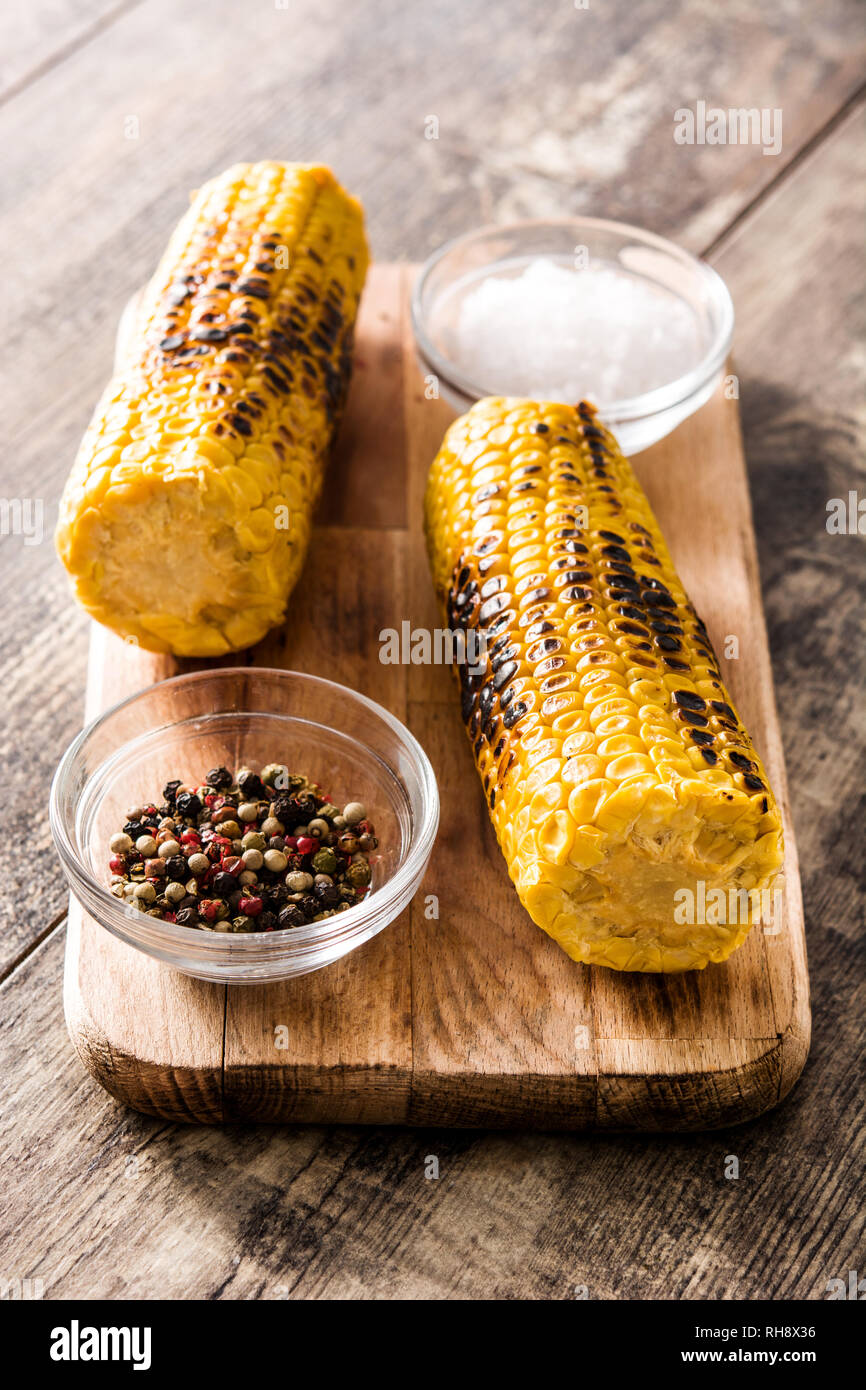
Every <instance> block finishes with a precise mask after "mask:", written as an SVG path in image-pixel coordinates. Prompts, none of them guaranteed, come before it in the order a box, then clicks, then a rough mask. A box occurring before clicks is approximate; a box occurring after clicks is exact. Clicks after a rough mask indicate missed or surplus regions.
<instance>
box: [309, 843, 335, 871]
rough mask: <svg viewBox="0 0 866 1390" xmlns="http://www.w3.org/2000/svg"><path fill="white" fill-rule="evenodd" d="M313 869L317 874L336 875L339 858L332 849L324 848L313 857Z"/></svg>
mask: <svg viewBox="0 0 866 1390" xmlns="http://www.w3.org/2000/svg"><path fill="white" fill-rule="evenodd" d="M312 863H313V868H314V869H315V871H316V873H317V874H334V873H336V872H337V856H336V854H335V853H334V851H333V850H332V849H327V848H325V847H323V848H322V849H319V850H316V853H315V854H314V855H313V861H312Z"/></svg>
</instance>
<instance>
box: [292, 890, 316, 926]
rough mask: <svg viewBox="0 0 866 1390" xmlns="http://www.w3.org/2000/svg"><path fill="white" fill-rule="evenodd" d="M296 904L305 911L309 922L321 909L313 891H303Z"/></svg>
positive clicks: (306, 919) (305, 917)
mask: <svg viewBox="0 0 866 1390" xmlns="http://www.w3.org/2000/svg"><path fill="white" fill-rule="evenodd" d="M296 905H297V906H298V907H299V908H300V909H301V911H302V912H303V914H304V919H305V921H307V922H312V920H313V918H314V917H315V915H316V913H317V912H318V910H319V903H318V899H317V898H314V897H313V895H312V893H302V894H301V896H300V897H299V898H298V901H297V904H296Z"/></svg>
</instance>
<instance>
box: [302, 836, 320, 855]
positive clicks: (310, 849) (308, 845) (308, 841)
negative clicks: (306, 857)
mask: <svg viewBox="0 0 866 1390" xmlns="http://www.w3.org/2000/svg"><path fill="white" fill-rule="evenodd" d="M318 848H319V842H318V840H314V839H313V837H312V835H302V836H301V837H300V839H299V840H298V854H315V852H316V850H317V849H318Z"/></svg>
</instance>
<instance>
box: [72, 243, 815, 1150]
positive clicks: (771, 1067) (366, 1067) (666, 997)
mask: <svg viewBox="0 0 866 1390" xmlns="http://www.w3.org/2000/svg"><path fill="white" fill-rule="evenodd" d="M410 282H411V275H410V271H409V269H408V268H407V267H404V268H399V267H391V266H384V267H382V268H381V270H380V269H379V268H378V267H374V268H373V270H372V271H371V275H370V278H369V282H368V287H367V290H366V293H365V297H364V301H363V305H362V310H361V314H360V315H359V320H358V325H357V343H358V356H359V358H360V360H361V362H363V363H371V362H374V360H375V359H376V358H377V357H378V360H379V361H380V362H381V363H382V364H384V366H385V370H384V371H383V372H382V373H381V374H377V373H376V372H375V370H370V369H369V367H368V368H367V369H366V370H365V371H363V372H362V373H361V374H360V376H359V377H358V378H357V379H356V380H355V382H354V383H353V387H352V406H351V409H350V414H349V421H350V427H351V434H350V438H351V440H352V441H353V442H354V445H355V448H356V450H357V457H358V459H360V460H363V462H364V467H365V474H364V480H365V486H366V488H367V490H368V492H369V494H370V495H371V496H372V497H376V496H382V497H384V498H385V499H386V502H385V503H384V504H383V506H382V508H381V509H380V511H379V513H378V515H379V521H380V524H379V526H378V527H376V526H375V525H374V521H375V519H376V518H375V509H374V515H373V516H368V515H367V514H366V511H364V512H362V513H359V512H358V510H357V508H356V513H355V516H356V519H357V517H358V516H359V515H360V516H362V517H363V522H364V525H363V527H358V526H357V525H355V526H352V525H349V524H344V525H343V526H333V525H331V526H324V527H322V528H320V529H318V530H317V532H316V535H315V541H314V544H313V546H312V549H311V553H310V556H309V558H308V562H307V565H306V568H305V573H304V578H303V580H302V582H301V583H300V584H299V586H298V588H297V589H296V591H295V593H294V594H293V596H292V599H291V609H290V613H291V616H290V620H289V621H288V622H287V623H286V625H285V626H284V627H283V628H281V629H278V630H275V631H274V632H272V633H271V634H270V635H269V636H268V637H267V638H266V639H265V640H264V641H263V642H262V643H260V644H259V645H258V647H256V648H255V649H253V650H252V651H251V652H250V653H249V654H247V657H246V659H248V660H250V661H251V662H252V663H253V664H255V663H261V664H263V665H266V666H281V667H284V668H288V669H299V670H307V671H310V672H311V673H312V674H314V675H326V676H330V677H331V678H332V679H336V680H338V681H342V682H343V683H348V684H350V685H351V686H353V687H354V688H356V689H358V690H360V691H361V692H362V693H364V694H366V695H369V696H370V697H372V698H373V699H375V700H377V701H379V702H380V703H382V704H384V705H385V706H386V707H387V708H388V709H390V710H391V711H392V713H394V714H396V715H397V717H398V718H401V719H403V720H405V721H407V722H408V723H409V725H410V727H411V728H412V730H413V732H414V733H415V734H416V735H417V737H418V738H419V739H420V741H421V743H422V746H423V747H424V748H425V749H426V750H427V752H428V756H429V757H430V758H431V761H432V763H433V768H434V771H435V773H436V776H437V781H438V783H439V786H440V788H441V792H442V798H443V814H442V830H441V834H440V837H439V840H438V843H437V845H436V847H435V848H434V851H433V857H432V860H431V867H430V870H429V872H428V876H427V881H426V882H425V884H424V886H423V889H422V891H421V893H420V894H419V895H417V896H416V898H415V900H414V902H413V903H412V905H411V907H410V909H409V910H408V912H407V913H406V914H404V919H405V920H403V921H401V922H399V923H398V924H397V926H396V929H395V930H393V931H391V930H388V931H386V932H385V933H384V934H383V936H382V937H380V938H379V939H378V940H377V941H376V942H373V943H370V944H368V946H367V947H365V948H362V949H361V950H360V951H359V952H357V953H356V954H353V955H352V956H351V957H349V958H347V959H344V960H343V961H341V962H339V963H338V964H337V965H336V966H332V967H329V968H328V970H327V971H325V972H322V973H319V974H316V975H313V976H307V977H305V978H302V979H297V980H294V981H291V982H289V983H281V984H274V985H270V986H268V987H267V988H263V987H243V988H231V987H229V988H228V989H226V988H225V987H215V986H202V987H201V988H200V989H198V990H197V989H195V988H191V987H190V985H189V983H188V982H187V981H178V979H177V978H176V977H173V976H172V972H171V971H170V970H168V969H167V968H166V967H164V966H160V965H155V964H154V963H153V962H150V961H148V962H147V963H146V964H147V968H146V969H144V968H139V965H138V961H137V959H136V954H135V952H134V951H133V950H132V948H130V947H126V946H124V945H123V944H121V943H119V942H117V941H115V940H114V939H113V938H109V937H108V936H107V933H105V932H104V931H102V930H101V929H100V928H99V927H98V926H97V925H96V924H95V923H93V922H91V921H90V920H88V919H87V918H84V920H82V918H81V914H80V912H79V910H78V908H77V905H76V904H74V903H73V904H72V907H71V911H70V918H71V923H72V926H71V930H70V932H69V937H68V960H67V988H66V1007H67V1015H68V1019H69V1025H70V1031H71V1034H72V1037H73V1041H74V1043H75V1045H76V1048H77V1050H78V1052H79V1054H80V1055H81V1056H82V1058H83V1059H84V1061H85V1065H86V1066H87V1067H88V1069H89V1070H90V1072H91V1074H92V1075H93V1076H94V1077H96V1079H97V1080H99V1081H100V1082H102V1083H103V1084H105V1085H106V1088H107V1089H108V1090H110V1091H111V1093H112V1094H113V1095H114V1096H116V1097H117V1098H119V1099H122V1100H126V1101H127V1102H128V1103H129V1104H132V1105H135V1106H137V1107H139V1108H142V1109H144V1110H146V1111H149V1112H151V1113H155V1114H158V1115H161V1116H164V1117H166V1118H169V1119H193V1120H196V1119H197V1120H200V1121H202V1122H213V1121H214V1120H218V1119H269V1120H307V1121H326V1122H334V1121H345V1122H350V1123H351V1122H362V1123H367V1124H387V1123H401V1122H406V1123H409V1124H417V1125H442V1126H445V1125H464V1126H475V1125H487V1126H490V1127H497V1128H509V1127H515V1126H520V1127H527V1126H528V1127H534V1128H565V1129H585V1128H592V1127H595V1126H603V1127H613V1128H628V1129H702V1128H710V1127H713V1126H718V1125H720V1124H726V1123H730V1122H731V1121H734V1120H743V1119H749V1118H752V1117H753V1116H754V1115H756V1114H759V1113H761V1112H762V1111H764V1110H766V1109H768V1108H769V1107H770V1106H772V1105H774V1104H775V1103H776V1102H777V1101H778V1100H779V1099H781V1098H782V1097H783V1096H784V1095H785V1094H786V1093H787V1091H788V1090H789V1089H790V1087H791V1085H792V1084H793V1082H794V1080H795V1079H796V1077H797V1076H799V1074H800V1071H801V1070H802V1067H803V1063H804V1062H805V1058H806V1053H807V1051H808V1037H809V1011H808V977H807V971H806V960H805V947H804V942H803V915H802V903H801V900H800V893H799V879H798V876H797V868H796V850H795V847H794V844H793V834H792V831H791V826H790V816H789V812H788V806H787V794H786V787H785V773H784V758H783V754H782V748H781V742H780V739H779V734H778V724H777V720H776V713H775V707H774V704H773V697H772V673H771V671H770V664H769V656H768V653H767V645H766V633H765V631H764V626H763V619H762V615H761V600H760V586H759V583H758V576H757V565H756V559H755V550H754V541H753V537H752V523H751V515H750V510H749V495H748V484H747V481H746V475H745V468H744V465H743V458H742V449H741V441H740V435H739V425H738V413H737V405H736V401H731V400H727V399H725V396H724V394H723V392H722V391H721V390H720V391H719V392H718V393H717V395H716V396H715V397H714V399H713V400H712V401H710V402H708V404H707V405H706V406H705V407H704V408H703V409H702V410H701V411H700V412H699V413H698V415H696V416H693V417H692V419H691V420H689V421H687V422H685V423H684V424H683V425H682V426H681V427H680V428H679V429H678V430H677V431H676V433H675V434H674V435H673V436H670V437H669V438H668V439H666V440H663V441H662V442H661V443H660V444H658V445H656V446H655V447H654V448H653V449H652V450H650V451H648V452H647V453H646V454H645V455H644V456H643V457H642V458H640V459H639V460H638V461H637V467H638V471H639V473H640V476H641V478H642V480H643V482H644V485H645V487H646V488H647V491H648V493H649V495H650V500H651V502H652V503H653V506H654V509H655V511H656V514H657V516H658V517H659V520H660V522H661V525H662V528H663V531H664V532H665V535H666V537H667V540H668V544H669V546H670V548H671V551H672V553H673V555H674V558H675V561H676V563H677V564H678V566H679V569H680V574H681V578H682V579H683V582H684V584H685V586H686V589H687V591H688V592H689V593H690V595H691V597H692V600H693V602H694V603H695V605H696V607H697V609H698V611H699V612H700V613H701V614H702V615H703V616H704V617H705V620H706V622H707V624H708V627H709V630H710V633H711V636H712V637H713V639H714V641H715V645H716V647H717V649H718V650H719V651H722V650H723V646H724V641H725V639H726V637H727V636H729V635H730V634H735V635H736V636H737V638H738V641H739V644H740V653H741V655H740V657H739V658H738V659H737V660H736V661H733V660H732V661H730V662H728V663H727V669H726V670H724V671H723V674H724V676H725V679H726V682H727V683H728V685H729V688H730V690H731V692H732V695H733V697H734V700H735V702H736V704H737V707H738V709H739V710H740V712H741V714H742V716H743V719H744V721H745V723H746V725H747V727H748V728H749V729H750V731H751V733H752V736H753V739H754V741H755V744H756V746H757V748H758V751H759V752H760V753H761V756H762V758H763V759H764V762H765V765H766V767H767V770H768V774H769V777H770V781H771V783H772V784H773V786H774V787H775V789H776V793H777V796H778V797H779V799H780V802H781V805H782V811H783V816H784V818H785V823H786V836H787V839H788V854H787V861H786V876H787V883H786V900H785V909H784V915H783V923H782V930H781V932H780V933H779V934H778V935H773V936H770V935H766V934H763V933H761V932H753V933H752V934H751V935H750V937H749V939H748V941H747V943H746V945H745V946H744V947H743V948H742V949H741V950H740V951H738V952H737V953H736V954H735V955H734V956H733V957H732V959H731V960H730V961H728V962H726V963H725V964H724V965H722V966H716V967H711V968H709V969H707V970H706V971H702V972H695V973H690V974H687V975H684V976H676V977H672V978H665V977H661V978H658V977H654V976H647V977H642V976H629V975H617V974H616V973H615V972H610V971H607V970H589V969H586V968H585V967H582V966H579V965H576V964H575V963H574V962H573V961H571V960H569V958H568V957H567V956H566V955H565V954H564V953H563V952H562V951H561V950H560V949H559V948H558V947H557V946H556V945H555V944H554V943H553V942H552V941H551V940H549V939H548V938H547V937H546V936H544V935H543V934H542V933H540V932H539V931H538V929H537V928H536V927H535V926H534V925H533V924H532V922H531V921H530V919H529V917H528V916H527V914H526V913H525V912H524V910H523V908H522V907H521V906H520V903H519V902H518V900H517V897H516V895H515V893H514V891H513V888H512V886H511V884H510V882H509V880H508V877H507V874H506V871H505V865H504V862H503V860H502V856H501V854H500V853H499V850H498V847H497V845H496V840H495V836H494V834H493V830H492V827H491V825H490V823H489V820H488V817H487V814H486V809H485V805H484V799H483V796H482V795H481V792H480V789H479V787H478V784H477V779H476V775H475V770H474V768H473V767H472V764H471V758H470V756H469V749H468V746H467V743H466V740H465V736H464V733H463V731H462V729H461V727H460V722H459V718H458V714H457V699H456V694H455V690H454V687H453V682H452V678H451V672H450V671H449V670H448V669H447V668H445V667H438V668H437V667H435V666H434V667H431V668H430V670H429V675H428V683H427V687H426V692H425V697H423V698H417V699H412V700H411V701H409V700H408V698H407V696H408V690H409V682H410V673H412V671H413V670H414V669H415V668H413V666H412V665H410V664H407V665H396V664H395V665H390V664H383V663H382V662H381V660H380V634H381V633H382V632H383V631H384V630H385V629H396V630H397V631H399V630H400V627H401V624H402V623H403V622H404V621H405V622H408V623H409V626H410V629H416V628H417V627H418V626H419V623H420V615H419V614H418V613H416V612H415V611H413V609H412V608H411V598H412V597H414V596H416V595H417V594H418V593H419V590H420V571H421V569H422V567H424V566H425V565H426V558H425V547H424V537H423V528H422V516H421V509H420V506H419V505H418V499H419V498H420V493H421V489H422V487H423V480H424V477H425V476H426V472H427V467H428V464H429V458H430V452H432V449H431V450H430V452H428V451H427V445H428V444H430V443H431V441H430V438H429V430H430V422H431V421H435V422H436V425H437V426H438V425H439V424H441V421H442V412H441V409H440V407H439V403H438V402H431V401H429V400H428V399H427V395H426V392H425V390H424V387H423V382H422V380H421V378H420V376H419V374H418V371H417V369H416V368H415V366H414V363H413V344H412V339H411V334H410V332H409V325H408V315H407V313H406V300H407V297H408V291H409V287H410ZM127 321H128V320H127ZM368 405H369V410H368ZM431 406H432V407H433V408H432V409H431ZM395 420H396V421H402V422H403V425H402V428H401V427H399V426H394V425H393V423H392V425H391V426H390V428H389V429H388V430H385V429H383V427H382V422H383V421H390V422H394V421H395ZM404 438H405V439H408V440H412V441H416V440H417V441H420V442H416V443H413V445H412V446H411V448H410V450H409V452H408V454H407V453H405V452H404V449H403V447H402V445H403V440H404ZM437 442H438V441H437ZM432 447H433V448H435V443H434V444H433V445H432ZM354 471H355V455H354V454H353V453H352V452H351V451H350V449H349V448H348V446H347V445H345V444H344V445H343V446H342V461H341V462H339V463H338V472H337V475H336V478H335V479H333V480H331V479H329V488H328V491H329V493H330V494H331V495H332V496H333V495H334V494H335V493H336V494H338V495H340V494H342V493H343V492H344V491H348V487H347V486H346V483H345V480H346V478H347V476H348V477H350V476H351V475H353V473H354ZM407 498H408V499H409V505H408V507H407ZM686 499H687V501H686ZM401 515H402V516H407V521H408V525H407V526H406V527H405V528H400V527H397V526H395V525H394V524H393V523H394V522H395V521H396V519H397V518H398V517H399V516H401ZM350 520H351V515H350V516H348V517H346V518H345V521H346V522H347V523H348V522H349V521H350ZM409 567H411V570H412V573H413V575H415V577H416V580H417V582H418V585H419V588H415V589H408V588H407V578H408V568H409ZM428 587H429V580H428ZM407 600H410V602H407ZM423 610H424V616H425V617H426V616H428V615H429V609H428V606H427V603H426V600H425V601H424V603H423ZM429 616H430V618H431V621H432V624H433V625H434V626H436V625H438V624H439V622H440V621H441V620H440V619H439V618H437V617H436V616H435V615H429ZM242 659H244V658H242ZM187 664H188V663H187ZM199 664H204V663H199ZM174 668H175V663H172V662H171V661H169V660H167V659H166V658H165V657H151V656H149V654H148V653H145V652H142V651H141V650H140V649H139V648H138V647H136V646H134V645H133V646H129V645H128V644H126V643H124V642H121V641H118V640H117V639H116V638H115V637H113V636H112V635H111V634H106V633H105V632H104V631H103V630H102V629H99V628H95V629H94V632H93V636H92V639H91V667H90V680H89V687H88V688H89V697H88V698H89V709H90V712H91V714H92V713H95V712H96V710H97V709H102V708H105V706H106V704H108V703H111V702H113V701H114V700H115V699H116V698H117V697H118V694H119V693H127V692H129V691H133V690H135V689H138V688H140V687H141V684H142V681H143V680H147V681H149V680H150V679H159V678H160V676H161V675H162V674H164V673H165V672H166V671H167V670H170V669H174ZM373 816H374V819H375V809H374V810H373ZM429 895H433V900H434V901H435V903H436V905H437V908H436V915H435V917H432V918H431V916H430V913H429V911H428V903H429V902H430V897H429ZM280 1024H285V1025H287V1026H288V1029H289V1048H288V1050H287V1051H282V1050H278V1049H277V1047H276V1036H277V1034H276V1029H277V1028H278V1026H279V1025H280ZM199 1036H200V1037H201V1039H202V1047H201V1048H199V1047H198V1046H197V1043H196V1038H197V1037H199Z"/></svg>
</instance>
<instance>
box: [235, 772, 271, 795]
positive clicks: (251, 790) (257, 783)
mask: <svg viewBox="0 0 866 1390" xmlns="http://www.w3.org/2000/svg"><path fill="white" fill-rule="evenodd" d="M238 787H239V788H240V790H241V791H242V792H243V794H244V796H245V797H246V799H247V801H258V800H259V798H260V797H263V796H264V795H265V784H264V782H263V781H262V779H261V777H259V775H258V773H256V772H250V771H249V769H246V770H245V771H244V772H239V773H238Z"/></svg>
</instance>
